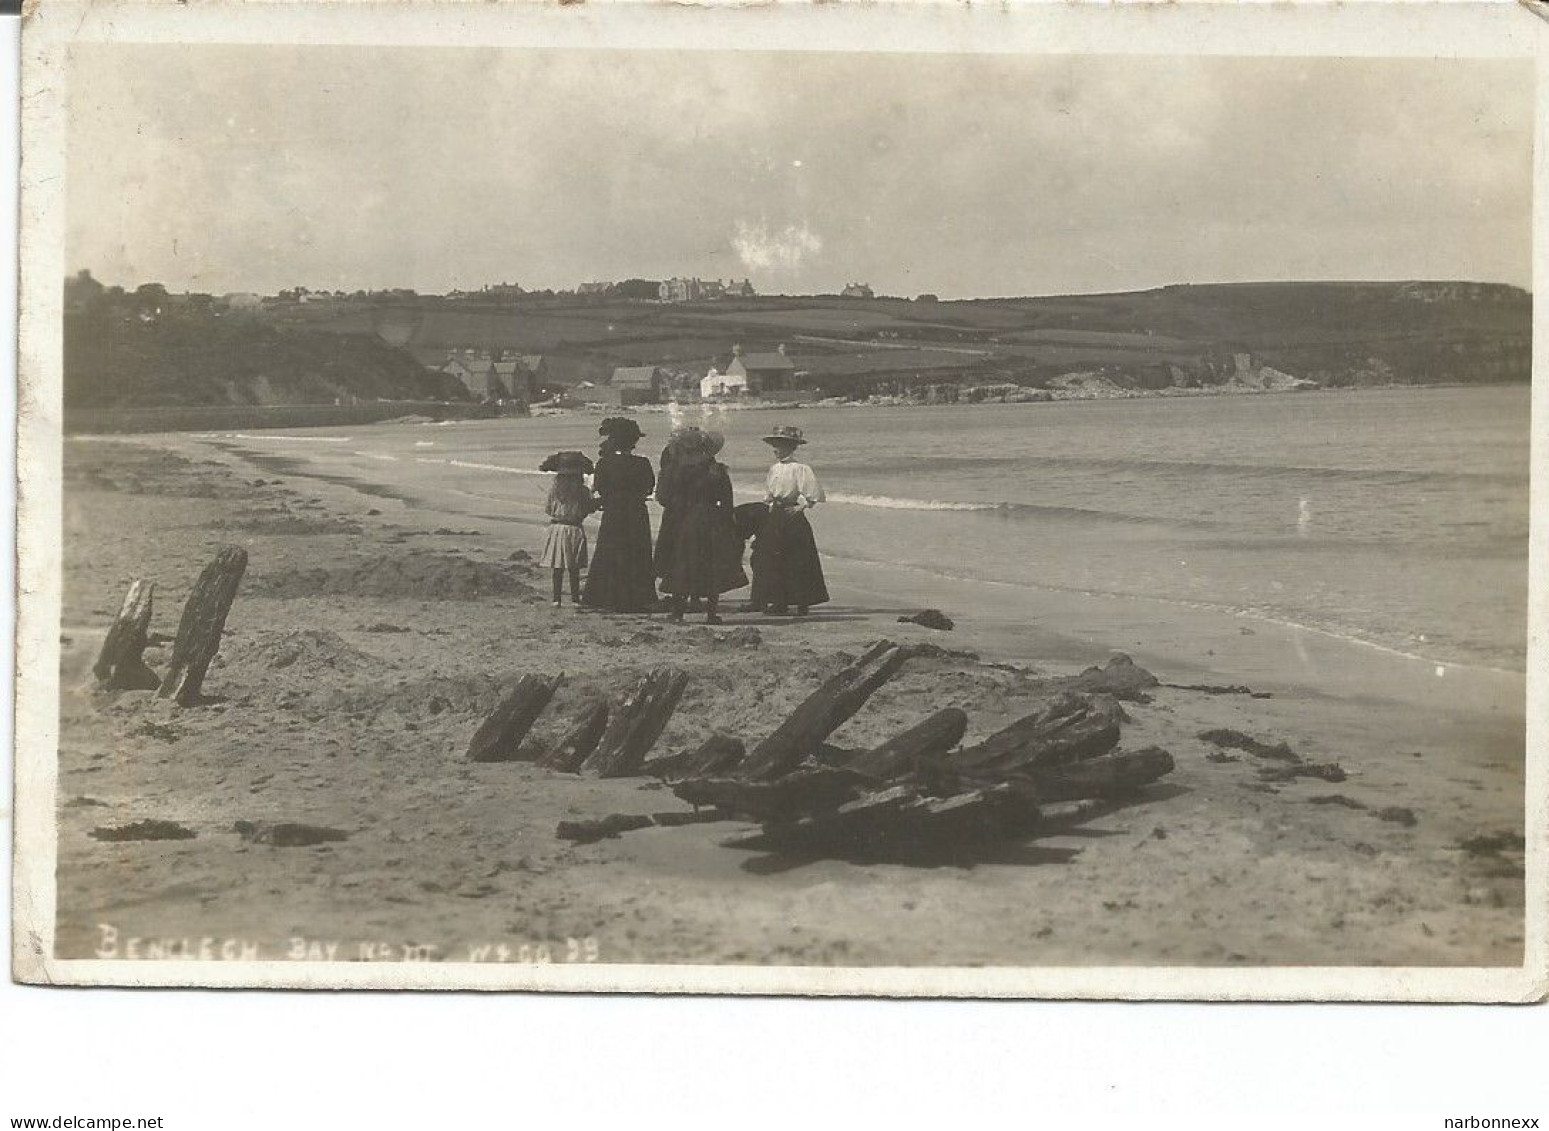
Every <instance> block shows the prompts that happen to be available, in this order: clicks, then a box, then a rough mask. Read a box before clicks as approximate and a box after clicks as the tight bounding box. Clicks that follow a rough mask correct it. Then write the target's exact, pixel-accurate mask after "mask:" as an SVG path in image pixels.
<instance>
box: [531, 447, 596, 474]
mask: <svg viewBox="0 0 1549 1131" xmlns="http://www.w3.org/2000/svg"><path fill="white" fill-rule="evenodd" d="M538 470H539V471H552V472H555V473H556V474H559V475H590V474H591V473H592V460H591V457H590V456H588V455H587V454H586V453H585V452H555V453H554V454H553V455H551V456H550V457H549V458H548V459H546V460H544V461H543V462H542V463H540V464H539V465H538Z"/></svg>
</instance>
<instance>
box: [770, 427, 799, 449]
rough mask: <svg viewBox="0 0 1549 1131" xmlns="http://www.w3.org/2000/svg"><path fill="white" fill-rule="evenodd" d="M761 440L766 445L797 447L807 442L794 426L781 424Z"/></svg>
mask: <svg viewBox="0 0 1549 1131" xmlns="http://www.w3.org/2000/svg"><path fill="white" fill-rule="evenodd" d="M763 439H764V443H766V444H795V445H796V446H797V447H800V446H801V445H803V444H805V443H806V442H807V441H806V439H805V438H804V437H803V436H802V434H801V429H800V428H798V427H796V425H794V424H782V425H780V426H779V427H778V428H775V429H774V430H773V431H772V432H770V433H769V435H767V436H765V437H764V438H763Z"/></svg>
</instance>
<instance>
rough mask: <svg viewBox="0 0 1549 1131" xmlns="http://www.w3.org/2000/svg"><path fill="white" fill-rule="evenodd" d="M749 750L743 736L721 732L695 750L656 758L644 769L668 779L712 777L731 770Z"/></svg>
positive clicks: (654, 775) (653, 774)
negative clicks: (741, 737) (737, 736)
mask: <svg viewBox="0 0 1549 1131" xmlns="http://www.w3.org/2000/svg"><path fill="white" fill-rule="evenodd" d="M747 750H748V748H747V746H746V744H744V743H743V741H742V739H740V738H736V737H733V736H732V735H729V734H721V733H720V732H719V731H717V732H716V733H714V734H712V735H710V737H708V738H706V739H705V740H704V741H703V742H701V743H700V744H699V745H698V746H696V747H694V748H693V749H692V750H683V751H680V752H679V753H677V754H668V755H666V756H664V757H661V758H652V759H651V760H650V761H649V762H647V763H646V764H645V765H644V766H643V767H642V769H643V770H644V771H645V772H646V773H648V774H650V775H651V776H652V777H658V778H662V779H664V780H666V781H679V780H682V779H684V778H704V777H710V776H712V775H714V774H724V773H726V772H728V771H729V770H731V769H732V767H734V766H735V765H736V764H737V763H738V762H740V761H742V758H743V755H745V754H746V753H747Z"/></svg>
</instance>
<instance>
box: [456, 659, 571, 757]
mask: <svg viewBox="0 0 1549 1131" xmlns="http://www.w3.org/2000/svg"><path fill="white" fill-rule="evenodd" d="M562 678H563V677H562V676H541V675H524V676H523V677H522V678H521V679H519V680H517V681H516V686H515V687H514V688H512V690H511V693H510V694H509V695H507V696H506V697H505V698H504V699H502V700H501V701H500V706H498V707H496V708H495V709H494V711H493V712H491V714H490V716H489V718H487V719H485V720H484V722H483V723H482V724H480V726H479V729H478V730H476V731H475V732H474V734H473V741H472V742H470V743H469V744H468V760H469V761H470V762H517V761H526V760H529V759H530V757H531V756H530V755H524V754H523V752H522V739H524V738H526V737H527V732H528V731H529V730H531V729H532V725H533V723H535V722H537V721H538V716H539V715H540V714H542V713H543V709H544V708H545V707H547V706H548V705H549V700H550V699H552V698H554V690H555V688H557V687H558V686H559V681H560V680H561V679H562Z"/></svg>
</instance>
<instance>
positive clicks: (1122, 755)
mask: <svg viewBox="0 0 1549 1131" xmlns="http://www.w3.org/2000/svg"><path fill="white" fill-rule="evenodd" d="M1172 771H1173V756H1172V755H1171V754H1169V753H1168V752H1167V751H1165V750H1163V749H1162V748H1161V747H1159V746H1148V747H1146V748H1145V749H1144V750H1133V751H1124V750H1120V751H1116V752H1114V753H1112V754H1104V755H1102V756H1100V757H1097V758H1087V759H1085V760H1083V761H1080V762H1065V763H1062V764H1060V765H1057V766H1040V767H1034V768H1032V769H1030V770H1029V771H1028V775H1027V776H1028V777H1029V778H1030V779H1031V780H1032V782H1033V785H1034V787H1035V788H1036V789H1037V791H1038V796H1039V798H1040V799H1041V800H1043V801H1081V800H1084V799H1086V798H1097V797H1122V796H1124V795H1125V794H1130V793H1134V792H1135V791H1136V790H1139V789H1141V788H1143V787H1145V786H1148V785H1150V784H1151V783H1152V782H1154V781H1156V780H1157V779H1159V778H1162V777H1165V776H1166V775H1167V774H1170V773H1172Z"/></svg>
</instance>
